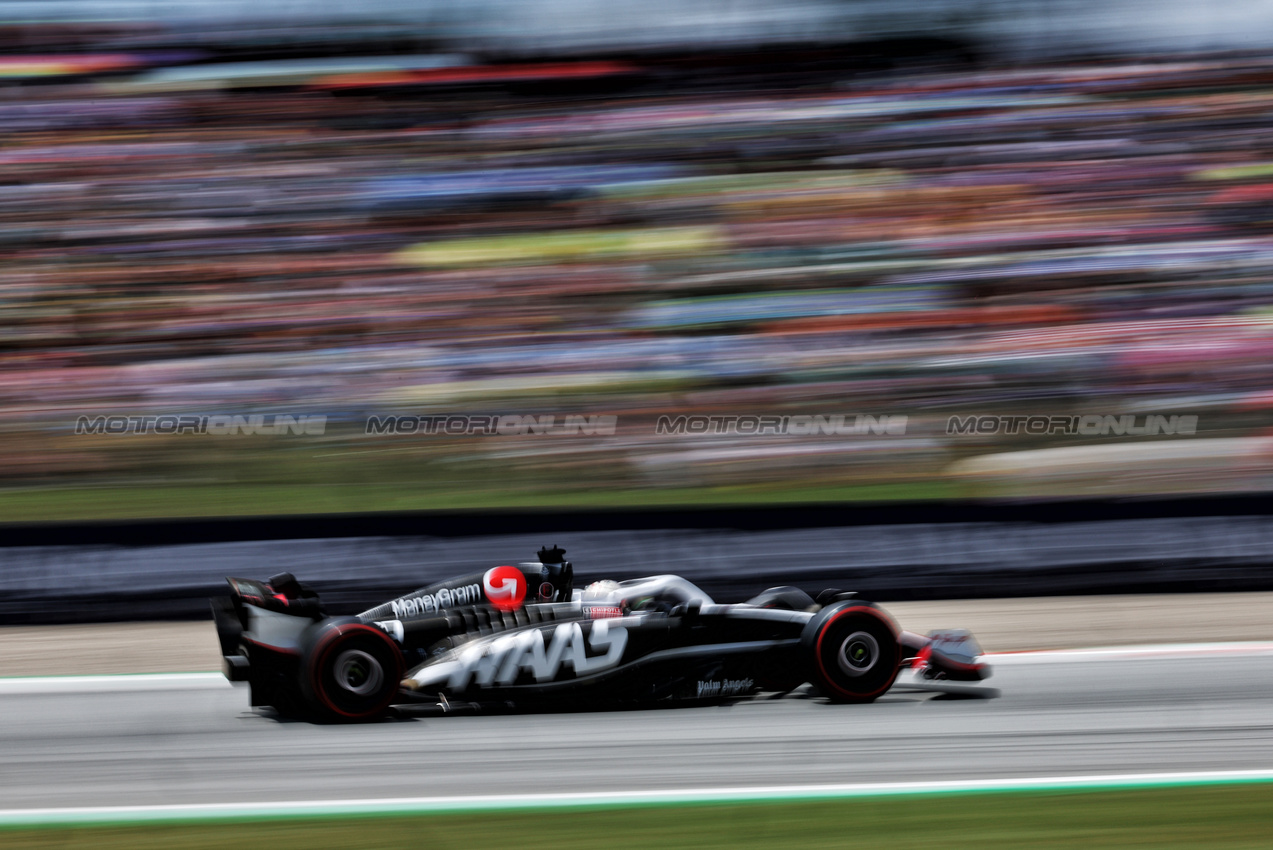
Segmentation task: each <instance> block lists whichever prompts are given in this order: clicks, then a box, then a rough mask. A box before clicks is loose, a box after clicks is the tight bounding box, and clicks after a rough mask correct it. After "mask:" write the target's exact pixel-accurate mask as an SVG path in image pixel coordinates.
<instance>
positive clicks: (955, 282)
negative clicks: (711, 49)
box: [0, 45, 1273, 494]
mask: <svg viewBox="0 0 1273 850" xmlns="http://www.w3.org/2000/svg"><path fill="white" fill-rule="evenodd" d="M215 59H216V57H214V56H210V55H207V54H203V53H199V52H192V51H188V50H187V51H177V50H168V51H158V50H151V51H148V52H147V51H142V52H134V53H128V52H115V53H102V52H93V51H92V50H87V49H86V48H84V47H83V46H82V45H81V46H79V47H78V48H77V49H76V51H75V52H71V53H63V54H57V55H54V54H49V53H43V54H35V53H26V54H14V55H8V56H5V57H2V58H0V75H2V78H3V80H4V84H3V85H0V133H2V134H3V135H2V136H0V252H2V253H3V265H2V266H0V281H2V285H0V299H3V300H2V302H0V303H2V305H3V307H2V309H3V311H4V321H3V323H2V327H3V334H4V337H3V348H2V349H0V429H2V432H0V433H3V439H2V441H0V446H2V447H3V448H2V449H0V455H2V457H3V461H4V462H3V467H2V468H3V469H4V470H5V473H4V474H5V477H6V480H7V482H8V484H9V485H10V486H26V485H30V484H32V483H41V484H48V483H50V482H57V481H71V482H75V481H80V482H86V481H87V482H91V481H93V480H100V481H114V482H119V481H127V480H129V479H130V476H133V477H137V476H141V477H145V476H156V475H161V474H163V473H164V471H165V470H167V471H168V472H169V473H171V474H172V475H175V476H177V477H180V476H181V475H183V474H187V473H188V472H189V470H190V469H193V468H194V467H193V466H190V465H189V464H186V460H185V459H187V458H190V457H199V458H203V459H204V460H206V458H207V457H209V452H213V454H217V453H219V454H217V456H218V457H219V458H220V460H219V461H218V462H222V461H225V462H228V461H226V458H232V457H234V456H236V453H238V454H242V453H248V455H244V456H249V455H250V456H252V457H256V458H259V457H263V456H265V454H264V453H271V456H273V455H274V454H277V453H279V452H283V451H284V449H282V448H280V446H282V445H283V443H280V442H279V440H278V439H277V438H273V439H272V440H271V441H270V442H271V445H269V446H268V447H263V445H262V444H261V443H260V442H259V441H258V442H257V443H252V441H250V440H245V441H239V442H238V443H237V444H235V445H233V446H231V445H229V444H228V443H226V442H224V441H223V442H222V443H221V444H219V445H218V447H217V448H216V449H215V450H211V449H209V448H208V445H209V441H211V440H213V439H214V438H212V437H200V438H197V439H196V438H191V437H189V436H186V437H157V436H134V437H130V438H128V440H129V441H128V442H127V443H124V442H121V439H120V438H118V437H107V436H100V435H98V436H91V437H89V436H75V435H74V434H73V425H74V422H75V421H76V418H77V417H78V416H80V415H89V416H96V415H103V414H111V413H115V414H125V415H144V414H159V413H164V414H188V413H194V414H198V413H204V414H206V413H214V414H247V413H257V412H267V413H276V414H277V413H281V414H321V415H326V416H327V417H328V428H327V433H326V435H325V436H324V437H323V438H322V439H321V440H315V439H313V438H308V437H296V438H295V439H292V440H291V441H290V442H286V450H285V451H287V452H293V453H295V452H301V453H302V454H300V455H295V458H294V459H295V461H296V462H297V463H298V464H304V463H305V462H306V460H305V458H306V457H308V455H307V454H305V453H313V452H319V453H322V454H323V455H324V456H328V457H330V456H342V455H343V456H344V457H345V458H346V459H351V458H352V459H353V461H356V462H358V463H362V461H359V460H358V455H359V453H360V452H368V453H370V452H376V453H379V454H375V458H376V461H375V462H376V463H379V464H381V465H382V467H381V468H382V469H384V470H385V471H386V474H390V475H401V476H404V477H413V478H420V477H424V476H427V475H430V474H432V473H431V472H430V470H431V469H433V467H434V466H435V465H437V464H440V463H447V462H449V463H458V464H460V468H464V466H463V465H464V464H465V463H471V464H477V465H485V466H486V467H489V468H492V469H502V470H520V471H521V472H523V473H525V474H526V475H529V476H531V477H532V478H542V476H544V475H545V474H548V473H549V471H550V470H551V471H557V472H559V473H560V474H562V475H565V476H572V475H573V476H577V479H578V480H579V481H581V482H584V484H585V485H586V486H588V487H595V488H607V487H616V488H617V487H622V488H642V487H661V486H718V485H743V486H761V487H765V486H770V487H781V486H785V485H788V484H791V483H792V482H798V483H799V485H800V486H801V487H811V488H814V489H816V488H817V487H836V486H857V485H870V484H877V485H884V484H896V483H898V482H917V483H918V485H917V486H919V485H922V484H923V482H947V484H949V483H950V482H956V483H957V484H958V486H959V487H961V488H967V489H966V490H960V491H958V492H970V493H975V492H983V491H984V488H987V487H989V488H991V489H994V488H996V487H998V488H1000V490H1002V489H1003V488H1007V491H1009V492H1019V493H1031V494H1051V493H1061V492H1065V493H1074V492H1166V491H1175V490H1194V491H1197V490H1212V489H1265V488H1267V487H1268V484H1269V481H1270V475H1271V474H1273V442H1271V440H1270V438H1269V437H1267V436H1266V431H1264V428H1265V423H1266V422H1267V413H1268V410H1269V407H1270V406H1271V405H1273V370H1270V369H1269V367H1268V365H1267V363H1268V358H1269V355H1270V353H1271V352H1273V311H1271V310H1270V305H1273V238H1270V234H1269V231H1268V225H1269V224H1273V62H1268V61H1264V60H1259V59H1252V58H1249V57H1234V56H1228V57H1200V58H1194V59H1188V60H1182V59H1173V60H1171V61H1146V62H1139V63H1130V62H1121V63H1090V64H1082V65H1080V64H1071V65H1065V66H1052V67H1017V68H998V69H996V68H992V67H986V66H975V65H958V66H948V65H940V66H939V65H931V64H924V63H918V64H917V65H911V66H908V67H906V68H903V69H901V70H897V69H893V70H879V69H875V70H871V71H863V70H861V69H853V68H850V67H849V66H848V65H845V64H843V63H837V62H835V61H829V60H827V59H826V57H825V56H819V57H808V56H806V57H805V60H806V61H803V62H802V61H797V60H796V59H795V58H793V55H792V53H791V52H790V51H787V52H783V53H775V54H771V55H766V54H763V53H757V54H752V55H739V54H732V55H731V54H720V55H717V56H712V57H697V58H695V59H693V60H692V61H691V60H689V59H685V58H677V57H669V56H658V55H649V56H644V57H638V58H632V57H628V58H625V59H623V60H621V61H620V60H618V59H614V58H607V59H604V60H596V59H594V60H587V61H585V60H578V61H573V60H572V61H567V60H557V61H553V62H524V63H519V64H510V63H504V64H495V65H490V64H480V63H477V62H476V61H475V60H472V59H469V58H467V57H464V56H457V55H433V54H419V55H417V54H403V55H397V56H386V55H383V54H382V55H379V56H377V57H362V58H359V57H349V56H345V57H339V58H331V57H326V58H322V57H320V58H314V57H309V58H297V57H295V56H289V57H280V58H270V57H264V58H263V57H260V56H257V57H254V58H253V60H252V62H250V63H248V62H234V63H226V62H216V61H213V60H215ZM386 413H414V414H438V413H490V414H508V413H514V414H516V413H535V414H557V415H559V416H562V415H565V414H575V413H585V414H586V413H593V414H616V415H618V417H619V419H618V423H619V424H618V429H617V432H616V433H615V434H614V435H613V436H608V437H587V438H578V439H566V438H563V439H554V440H547V439H534V438H525V439H522V438H515V437H508V438H503V437H501V438H484V437H454V438H451V437H444V436H417V437H403V436H400V437H394V438H386V437H379V438H377V437H373V436H367V435H365V434H364V433H363V423H364V421H365V418H366V417H367V416H368V415H372V414H386ZM684 413H692V414H709V415H717V414H734V415H737V414H757V415H759V414H785V415H810V414H821V415H830V414H850V415H853V414H871V415H877V416H883V415H888V416H893V415H904V416H906V417H907V422H908V424H907V428H906V433H905V435H889V436H882V435H875V434H866V435H824V436H818V437H794V436H788V437H782V438H775V437H759V436H745V435H682V436H675V437H673V436H658V435H656V434H655V428H654V423H655V421H656V419H657V417H658V416H659V415H661V414H669V415H677V414H684ZM980 413H991V414H1003V415H1007V414H1035V413H1039V414H1066V415H1069V414H1074V415H1080V414H1109V415H1124V414H1133V415H1136V416H1144V415H1147V414H1164V415H1174V414H1191V415H1197V416H1198V417H1199V427H1198V433H1197V435H1196V436H1192V437H1176V438H1172V437H1161V438H1152V437H1138V438H1134V437H1126V436H1124V437H1113V436H1106V437H1093V438H1082V439H1080V438H1076V437H1073V436H1068V437H1067V436H1061V435H1055V434H1054V435H1047V436H1042V437H1039V436H1033V437H1032V436H1029V435H1004V434H997V435H950V434H948V433H947V422H948V418H949V417H950V416H951V415H959V416H968V415H974V414H980ZM262 439H264V438H262ZM306 441H308V442H306ZM302 444H303V448H298V446H301V445H302ZM1097 444H1106V445H1110V444H1113V445H1117V447H1118V448H1117V450H1116V451H1114V452H1112V453H1111V452H1106V453H1104V454H1102V453H1100V452H1096V453H1095V454H1093V453H1091V452H1092V450H1093V449H1094V448H1098V446H1097ZM1084 452H1087V454H1084ZM251 453H257V454H254V455H253V454H251ZM988 458H989V459H990V460H988ZM198 462H199V463H202V462H203V461H198ZM191 463H195V461H191ZM183 464H186V465H184V466H183ZM196 465H197V463H196ZM183 469H184V470H186V471H185V472H183V471H182V470H183ZM205 472H206V473H207V474H209V475H215V474H217V473H215V472H214V471H208V470H205ZM509 474H513V473H509ZM277 475H278V476H279V477H280V478H281V479H283V480H284V481H285V480H286V478H287V473H286V472H278V473H277ZM95 477H96V478H95ZM337 477H339V475H338V474H337ZM329 483H339V481H338V480H337V481H331V482H329ZM978 488H981V489H978ZM917 492H918V491H917ZM934 492H939V493H944V492H947V491H941V490H939V491H934Z"/></svg>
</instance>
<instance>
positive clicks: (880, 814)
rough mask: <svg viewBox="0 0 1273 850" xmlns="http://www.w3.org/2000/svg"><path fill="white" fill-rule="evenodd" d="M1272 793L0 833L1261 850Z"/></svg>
mask: <svg viewBox="0 0 1273 850" xmlns="http://www.w3.org/2000/svg"><path fill="white" fill-rule="evenodd" d="M1271 791H1273V786H1270V785H1268V784H1238V785H1222V786H1207V787H1173V788H1162V789H1142V790H1119V791H1071V792H1050V791H1049V792H1017V793H992V794H980V793H978V794H951V795H940V796H898V797H875V798H869V799H857V800H836V801H824V802H799V803H736V804H725V805H690V804H687V805H679V806H638V807H633V808H623V809H599V810H586V811H585V810H558V811H551V812H543V813H527V812H504V813H490V812H487V813H477V814H456V815H430V816H414V817H398V816H392V817H386V816H357V817H346V818H341V819H328V820H323V819H311V818H303V819H302V818H296V819H282V820H257V821H241V822H239V821H236V822H204V823H180V824H163V825H136V826H109V827H106V826H100V827H99V826H77V827H40V828H34V829H31V828H20V829H6V830H0V846H3V847H5V848H6V850H18V848H54V847H57V848H80V847H84V848H89V847H92V848H124V847H128V848H138V850H149V848H169V847H187V848H203V847H207V848H220V847H245V848H246V847H268V848H270V850H293V848H295V850H313V848H315V847H323V848H346V847H347V848H357V850H372V848H382V847H383V848H399V847H427V848H430V850H443V848H455V850H481V848H493V850H507V848H509V847H517V848H523V849H524V850H538V848H542V850H574V848H593V847H605V848H607V850H627V848H647V847H657V848H661V850H670V848H695V849H696V850H698V848H703V847H730V848H762V847H763V848H774V847H799V848H802V850H813V849H814V848H831V847H870V848H877V847H889V848H893V850H903V848H913V850H920V849H921V848H922V849H923V850H938V848H941V850H946V848H963V847H967V848H980V850H993V848H1068V847H1076V848H1083V849H1084V850H1100V848H1127V847H1153V848H1211V849H1212V850H1214V849H1215V848H1221V849H1222V850H1228V849H1229V848H1267V847H1269V846H1270V836H1273V802H1271V801H1270V792H1271Z"/></svg>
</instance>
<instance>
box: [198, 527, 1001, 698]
mask: <svg viewBox="0 0 1273 850" xmlns="http://www.w3.org/2000/svg"><path fill="white" fill-rule="evenodd" d="M573 579H574V570H573V567H572V566H571V564H570V562H569V561H567V560H566V559H565V550H563V549H560V548H557V547H553V548H551V549H549V548H545V549H542V550H540V552H539V561H538V562H537V563H525V564H521V565H519V566H498V567H493V568H492V569H489V570H487V571H485V572H484V573H477V574H474V575H471V576H463V577H461V578H456V579H452V580H450V581H445V582H439V583H437V584H433V585H430V586H428V587H425V588H422V589H420V590H417V591H415V592H414V593H409V594H407V595H405V596H402V597H399V598H397V599H394V600H392V601H390V602H386V603H384V604H383V605H379V606H377V607H375V608H372V609H370V610H369V611H365V612H363V613H362V614H359V615H357V616H347V617H328V616H326V614H325V611H324V609H323V606H322V603H321V600H320V599H319V598H318V596H317V594H315V593H314V592H313V591H311V590H310V589H309V588H307V587H306V586H305V585H302V584H301V583H299V582H298V581H296V579H295V578H293V577H292V576H291V575H290V574H287V573H283V574H281V575H278V576H274V577H273V578H271V579H270V580H269V581H268V582H259V581H253V580H250V579H241V578H230V579H227V581H228V582H229V584H230V587H231V590H232V595H231V596H230V597H228V598H219V599H214V600H212V610H213V615H214V618H215V620H216V627H217V635H218V637H219V638H220V642H221V650H222V654H223V655H224V657H225V674H226V676H227V678H229V679H230V680H231V681H246V682H248V683H249V684H250V686H251V703H252V705H254V706H272V707H273V708H275V709H276V710H278V711H279V712H280V713H284V714H289V715H298V716H304V717H308V718H312V719H327V720H369V719H373V718H376V717H378V716H381V715H383V714H385V713H386V712H387V711H388V710H389V709H390V707H391V706H401V707H403V709H404V710H405V709H406V707H407V706H410V705H422V704H423V705H431V706H440V707H443V708H445V709H452V708H454V707H458V706H465V707H469V706H473V707H481V706H484V705H486V706H500V707H509V706H512V707H514V708H523V709H553V708H577V707H607V706H622V705H639V704H657V703H663V702H669V703H670V702H694V701H698V702H710V701H720V700H722V699H733V698H737V697H744V696H749V695H752V694H757V693H761V692H771V693H783V692H787V691H792V690H794V689H796V688H798V687H800V686H801V685H804V684H806V683H809V684H811V685H812V686H813V687H814V688H815V689H816V690H817V691H818V692H820V693H821V694H822V695H823V696H825V697H826V698H827V699H829V700H831V701H833V702H843V703H861V702H870V701H872V700H874V699H876V698H877V697H879V696H880V695H881V694H883V693H885V692H886V691H888V690H889V689H890V688H893V687H895V686H899V685H898V675H899V672H901V671H903V670H905V671H906V672H907V676H906V687H908V688H911V689H921V690H949V689H951V688H952V686H954V688H955V689H956V690H958V688H959V687H960V686H959V685H958V684H956V683H961V682H962V683H969V682H978V681H980V680H982V679H985V678H986V677H987V676H989V675H990V670H989V667H988V666H987V665H986V663H985V662H984V660H983V659H982V658H981V650H980V648H979V647H978V646H977V643H976V641H975V640H974V639H973V637H972V635H971V634H969V633H968V632H967V631H963V630H950V631H944V632H934V633H932V634H930V635H928V636H927V637H924V636H922V635H918V634H913V633H910V632H905V631H902V630H901V629H899V628H898V626H897V624H896V623H895V622H894V621H893V619H892V617H890V616H889V615H888V614H887V613H886V612H885V611H884V610H882V609H881V608H879V607H878V606H876V605H874V604H872V603H870V602H867V601H865V600H862V599H858V598H857V597H856V596H855V595H854V594H852V593H844V592H841V591H838V590H826V591H823V592H822V593H820V594H818V597H817V598H816V599H814V598H813V597H811V596H809V595H808V594H807V593H805V592H804V591H802V590H799V589H797V588H794V587H776V588H771V589H769V590H766V591H765V592H764V593H762V594H760V595H759V596H757V597H755V598H753V599H750V600H748V601H747V602H742V603H737V604H731V605H722V604H718V603H716V602H714V601H713V600H712V599H711V598H709V597H708V595H707V594H706V593H704V592H703V591H702V590H700V589H699V588H697V587H695V586H694V585H693V584H691V583H690V582H688V581H686V580H685V579H683V578H680V577H678V576H672V575H660V576H651V577H648V578H640V579H634V580H631V581H598V582H594V583H592V584H589V585H588V586H587V587H585V588H583V589H582V590H575V589H574V587H573V584H574V581H573ZM963 687H967V686H966V685H965V686H963Z"/></svg>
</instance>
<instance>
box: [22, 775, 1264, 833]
mask: <svg viewBox="0 0 1273 850" xmlns="http://www.w3.org/2000/svg"><path fill="white" fill-rule="evenodd" d="M1252 783H1273V770H1236V771H1208V772H1198V773H1123V774H1108V775H1092V776H1041V777H1027V778H1020V779H976V780H952V781H942V782H881V783H862V784H852V785H773V786H758V787H754V788H686V789H681V790H677V791H602V792H592V793H579V794H571V793H557V794H506V795H490V796H472V797H401V798H387V799H378V800H298V801H288V802H275V803H205V804H195V805H185V806H97V807H85V808H65V809H0V829H4V828H16V827H37V826H67V825H76V824H80V825H83V824H139V823H171V822H176V821H233V820H258V819H273V818H314V819H320V820H321V819H326V818H339V817H358V816H365V815H440V814H464V813H471V812H492V811H503V812H513V811H522V810H531V811H543V810H544V809H602V808H624V807H632V806H659V805H692V804H708V803H777V802H814V801H825V800H852V799H862V798H867V797H889V796H893V797H905V796H921V795H937V794H977V793H1011V792H1029V791H1114V790H1140V789H1152V788H1181V787H1197V786H1207V785H1213V786H1214V785H1237V784H1252Z"/></svg>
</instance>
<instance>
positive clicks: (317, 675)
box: [311, 623, 402, 718]
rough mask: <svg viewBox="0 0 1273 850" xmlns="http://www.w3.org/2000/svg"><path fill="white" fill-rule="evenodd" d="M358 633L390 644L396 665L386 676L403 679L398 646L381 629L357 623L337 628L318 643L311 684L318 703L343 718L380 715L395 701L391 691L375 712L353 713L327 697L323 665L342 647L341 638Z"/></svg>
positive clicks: (386, 672) (387, 671) (394, 664)
mask: <svg viewBox="0 0 1273 850" xmlns="http://www.w3.org/2000/svg"><path fill="white" fill-rule="evenodd" d="M357 632H365V633H367V634H371V635H375V636H376V638H377V639H378V640H383V641H384V642H385V643H386V644H388V646H389V648H390V649H391V650H392V657H393V659H394V663H393V670H392V671H389V670H386V671H385V675H386V676H388V675H390V673H392V675H393V679H395V680H397V679H401V678H402V658H401V655H400V653H399V652H398V646H397V644H395V643H394V642H393V639H392V638H390V637H389V636H388V635H387V634H385V633H384V632H382V631H380V630H379V629H376V628H372V627H371V626H364V625H359V624H357V623H349V624H346V625H342V626H336V627H335V628H333V629H332V630H331V631H329V632H328V633H327V634H325V635H323V637H322V638H321V639H320V640H319V642H318V649H317V651H316V652H315V654H314V667H313V670H312V671H311V677H312V682H311V683H312V685H313V687H314V693H315V694H316V695H317V696H318V701H319V702H320V703H322V705H323V707H324V708H326V709H327V710H328V711H331V712H334V713H336V714H339V715H340V716H341V717H349V718H355V717H369V716H371V715H373V714H378V713H379V712H381V711H384V710H385V709H386V708H388V706H389V703H390V702H392V701H393V695H394V691H392V690H391V691H389V692H388V693H387V694H385V699H384V700H383V705H379V706H377V707H376V708H375V710H374V711H370V712H358V713H353V712H349V711H345V710H344V709H342V708H339V707H338V706H337V705H336V704H335V703H333V702H332V700H331V697H329V696H328V695H327V688H326V687H325V686H324V685H323V665H324V664H325V663H326V662H327V656H328V655H329V654H330V653H331V651H332V650H333V648H335V647H336V646H339V645H340V644H339V641H340V638H342V637H345V636H346V635H349V634H354V633H357Z"/></svg>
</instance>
